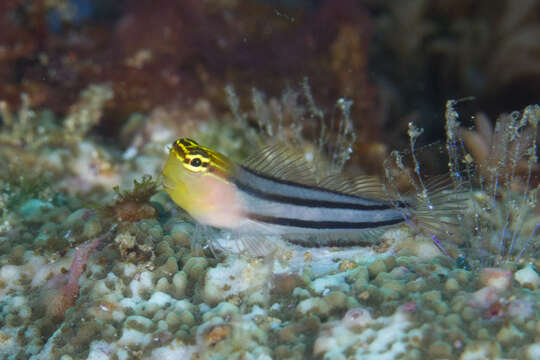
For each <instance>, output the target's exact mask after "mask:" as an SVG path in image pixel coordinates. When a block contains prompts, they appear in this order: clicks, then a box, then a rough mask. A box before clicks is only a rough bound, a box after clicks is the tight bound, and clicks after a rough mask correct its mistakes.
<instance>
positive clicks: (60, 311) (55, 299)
mask: <svg viewBox="0 0 540 360" xmlns="http://www.w3.org/2000/svg"><path fill="white" fill-rule="evenodd" d="M104 236H105V235H103V236H100V237H97V238H95V239H94V240H91V241H89V242H87V243H86V244H83V245H81V246H79V247H78V248H77V250H76V251H75V256H74V257H73V262H72V263H71V267H70V268H69V272H68V273H67V277H66V278H65V279H60V278H59V277H58V276H55V277H53V278H52V279H51V280H49V283H48V284H47V287H48V289H47V290H46V291H47V292H48V293H49V294H48V296H45V299H46V301H47V303H46V307H47V313H49V314H50V315H51V316H53V317H56V318H62V317H64V314H65V312H66V310H67V309H68V308H70V307H71V306H72V305H73V304H74V303H75V300H76V299H77V296H78V295H79V278H80V277H81V275H82V274H83V272H84V269H85V268H86V264H87V263H88V258H89V257H90V254H92V252H94V250H95V249H96V248H97V247H98V246H99V245H100V243H101V241H102V240H103V239H104ZM62 280H64V281H62Z"/></svg>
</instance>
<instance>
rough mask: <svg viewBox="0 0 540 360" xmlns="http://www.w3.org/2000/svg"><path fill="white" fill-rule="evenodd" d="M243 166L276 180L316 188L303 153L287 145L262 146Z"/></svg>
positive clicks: (314, 177)
mask: <svg viewBox="0 0 540 360" xmlns="http://www.w3.org/2000/svg"><path fill="white" fill-rule="evenodd" d="M243 165H244V166H245V167H247V168H249V169H250V170H254V171H256V172H258V173H260V174H262V175H266V176H269V177H273V178H276V179H281V180H286V181H290V182H294V183H298V184H303V185H308V186H318V184H317V178H316V175H315V172H314V170H313V168H314V167H313V166H312V165H310V164H309V163H308V161H307V160H306V159H305V158H304V153H303V152H302V151H299V150H296V149H295V148H294V147H293V146H290V145H287V144H282V143H278V144H272V145H269V146H264V147H262V148H261V149H260V150H259V151H257V152H256V153H255V154H253V155H251V156H250V157H249V158H248V159H247V160H246V161H245V162H244V164H243Z"/></svg>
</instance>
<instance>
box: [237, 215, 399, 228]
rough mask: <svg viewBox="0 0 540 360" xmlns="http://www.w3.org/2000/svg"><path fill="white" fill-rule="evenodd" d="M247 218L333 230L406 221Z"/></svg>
mask: <svg viewBox="0 0 540 360" xmlns="http://www.w3.org/2000/svg"><path fill="white" fill-rule="evenodd" d="M246 217H247V218H248V219H250V220H253V221H258V222H262V223H266V224H273V225H281V226H289V227H296V228H304V229H320V230H324V229H327V230H329V229H331V230H367V229H375V228H380V227H383V226H390V225H396V224H399V223H402V222H403V221H405V220H404V219H403V218H396V219H391V220H384V221H369V222H366V221H362V222H349V221H324V220H316V221H314V220H300V219H292V218H286V217H277V216H266V215H260V214H254V213H247V214H246Z"/></svg>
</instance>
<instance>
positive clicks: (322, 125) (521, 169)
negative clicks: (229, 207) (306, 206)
mask: <svg viewBox="0 0 540 360" xmlns="http://www.w3.org/2000/svg"><path fill="white" fill-rule="evenodd" d="M536 10H538V2H535V1H532V0H531V1H529V0H527V1H524V2H523V4H522V5H521V6H519V7H518V6H514V5H512V2H510V1H507V0H496V1H493V2H489V3H488V2H471V1H465V0H460V1H457V2H449V1H447V0H436V1H425V0H414V1H409V2H407V3H406V4H405V3H402V2H393V1H351V0H339V1H316V2H309V1H255V2H241V1H235V0H209V1H202V2H201V1H195V0H187V1H182V2H178V1H171V0H158V1H149V0H143V1H137V2H126V1H119V2H110V1H74V0H37V1H24V0H10V1H2V2H0V162H1V163H2V166H0V358H2V359H26V358H28V359H34V360H39V359H62V360H69V359H160V360H163V359H178V358H182V359H260V360H267V359H268V360H269V359H306V358H308V359H309V358H316V359H348V358H354V359H360V358H361V359H364V358H366V359H370V358H373V359H375V358H376V359H394V358H397V359H399V358H402V359H439V358H444V359H461V360H466V359H479V358H516V359H518V358H519V359H521V358H523V359H538V358H539V354H540V342H539V339H540V319H539V317H538V314H539V313H540V270H539V269H540V260H539V250H540V243H539V241H540V240H539V239H540V234H538V227H539V225H538V224H540V218H539V215H538V208H539V207H538V186H540V180H539V178H538V175H539V171H540V168H539V165H538V155H537V154H538V149H537V143H538V139H537V136H538V119H540V108H539V106H538V105H530V106H526V105H527V104H528V103H530V102H532V101H536V100H537V98H538V94H539V93H540V92H539V90H538V88H537V83H538V81H535V80H537V79H538V76H539V68H538V64H539V62H538V61H537V57H538V41H535V40H536V38H538V36H537V34H538V25H537V24H538V21H539V19H538V11H536ZM141 25H144V26H141ZM501 69H504V70H501ZM306 77H307V78H306ZM454 94H472V95H476V96H477V98H478V101H476V102H471V101H469V100H468V99H462V100H455V101H454V100H452V101H449V102H448V103H447V108H446V114H443V111H441V108H442V106H441V104H443V101H444V100H446V99H447V98H450V97H452V96H454ZM531 97H532V98H531ZM470 105H472V107H475V108H478V109H480V110H479V111H478V112H477V111H476V110H477V109H474V110H473V111H472V112H471V111H469V110H468V108H467V106H470ZM434 109H437V110H434ZM514 109H522V110H520V111H517V112H516V111H514V112H511V111H512V110H514ZM443 110H444V109H443ZM469 113H472V114H474V115H473V116H472V118H471V119H469V116H468V114H469ZM499 113H502V114H501V115H499V116H495V115H498V114H499ZM443 115H446V128H445V130H446V141H443V142H442V143H440V144H436V145H432V146H429V147H424V148H423V147H422V146H421V141H422V138H424V137H425V138H427V140H428V141H429V140H431V139H432V138H433V137H434V136H436V135H437V132H439V133H441V134H442V132H443V130H442V129H443V127H444V121H442V119H443V117H444V116H443ZM435 117H436V118H437V119H440V120H441V121H431V119H434V118H435ZM426 119H429V121H426ZM471 120H472V121H471ZM473 123H474V127H471V125H473ZM437 129H439V130H437ZM407 135H409V137H407ZM180 136H182V137H183V136H189V137H193V138H195V139H197V140H198V141H200V142H201V143H205V144H209V145H211V146H212V147H213V148H215V149H217V150H219V151H221V152H223V153H226V154H227V155H229V156H230V157H231V158H232V159H234V160H238V161H241V160H242V159H244V158H246V157H247V156H249V155H250V154H251V153H252V152H253V149H254V148H255V147H257V146H259V145H261V143H265V142H271V141H275V140H279V141H282V142H287V143H291V144H294V145H295V146H299V147H300V148H301V149H302V150H303V151H304V154H303V156H304V157H305V158H306V160H307V161H311V162H312V163H313V164H314V165H315V167H316V168H317V171H322V170H321V169H327V170H326V171H328V172H330V173H331V174H337V173H345V174H346V175H349V174H352V175H357V174H369V175H379V176H383V175H384V174H389V176H388V178H387V181H386V186H387V188H386V190H387V192H389V193H392V194H396V196H398V197H399V196H402V197H403V198H406V197H407V196H410V195H411V194H414V198H415V199H416V200H417V202H418V204H420V205H422V206H424V207H425V210H424V211H426V212H432V213H436V214H437V215H438V216H439V215H440V217H437V218H436V219H437V220H438V221H439V222H440V223H444V224H445V227H444V230H445V231H444V233H438V232H437V233H436V235H437V236H435V235H434V236H431V235H433V234H434V233H427V232H423V231H418V230H419V229H418V227H416V229H415V228H414V227H415V225H416V224H415V223H412V224H411V225H412V226H406V225H403V226H398V227H395V228H390V229H388V231H386V232H385V233H384V234H383V235H382V236H381V237H380V238H379V241H378V242H375V243H373V244H370V245H366V246H362V247H352V248H334V247H321V248H306V247H302V246H297V245H287V246H286V247H284V250H283V251H280V252H276V253H273V254H271V255H267V256H265V257H256V256H253V255H250V254H247V253H245V252H244V251H243V250H245V244H244V243H243V242H242V241H241V240H242V239H238V237H235V234H230V233H227V232H225V231H220V230H217V229H209V228H205V227H202V226H200V225H198V224H195V223H194V222H193V220H192V219H191V218H190V217H189V216H188V215H187V214H186V213H185V212H184V211H183V210H182V209H180V208H179V207H177V206H176V205H175V204H174V203H173V202H172V201H171V200H170V199H169V198H168V196H167V195H166V193H165V192H164V191H163V190H162V188H161V183H160V177H159V175H158V174H159V173H160V172H161V169H162V167H163V162H164V161H165V158H166V154H167V150H168V149H167V147H168V146H170V144H171V142H172V141H174V140H175V139H176V138H177V137H180ZM407 145H408V146H409V151H406V152H404V153H397V152H396V153H393V156H391V157H390V158H389V161H387V162H386V168H385V165H384V164H385V162H384V159H385V158H387V157H388V155H389V153H390V150H393V149H401V148H402V147H404V146H407ZM447 167H449V169H447ZM441 170H449V173H450V178H451V179H450V180H451V181H449V182H448V183H446V182H444V181H440V180H439V179H440V178H437V177H433V178H432V177H431V176H433V175H434V174H436V173H438V172H440V171H441ZM145 174H148V175H145ZM324 175H329V174H324ZM437 186H438V189H439V190H440V191H439V192H438V194H442V195H439V196H440V198H441V197H442V198H444V199H446V200H447V201H446V202H447V204H443V203H442V202H441V201H440V198H439V199H434V200H439V201H438V202H434V203H435V205H437V206H433V207H432V208H430V205H433V202H431V200H433V198H431V196H432V192H431V188H432V187H435V188H437ZM196 190H197V189H195V191H196ZM456 190H458V191H456ZM446 195H448V197H444V196H446ZM462 195H465V196H466V197H467V201H466V202H463V201H462V199H461V196H462ZM453 204H458V206H454V205H453ZM437 211H438V212H437ZM455 213H458V215H459V220H460V221H459V222H458V223H457V224H456V223H453V222H451V221H450V217H451V216H450V215H455ZM427 225H428V227H429V225H433V228H437V229H438V227H437V225H440V224H427ZM420 230H421V229H420ZM439 235H442V236H441V237H440V238H439V237H438V236H439ZM265 240H266V241H273V240H279V241H281V239H265ZM434 240H435V241H434ZM243 246H244V247H243ZM441 249H443V250H444V252H441Z"/></svg>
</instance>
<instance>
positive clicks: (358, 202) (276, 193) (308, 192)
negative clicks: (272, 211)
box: [232, 166, 410, 211]
mask: <svg viewBox="0 0 540 360" xmlns="http://www.w3.org/2000/svg"><path fill="white" fill-rule="evenodd" d="M240 168H241V170H243V171H244V173H243V174H241V175H248V176H244V178H245V179H246V180H247V181H244V179H242V180H240V179H239V178H238V177H235V178H234V179H232V181H233V182H234V184H235V185H236V186H237V187H238V188H239V189H240V190H242V191H244V192H246V193H248V194H250V195H252V196H254V197H257V198H260V199H265V200H271V201H276V202H280V203H284V204H292V205H302V206H307V207H321V208H330V209H350V210H368V211H370V210H388V209H391V208H396V207H398V208H408V207H410V205H409V204H407V203H406V202H402V201H395V202H392V203H390V202H382V201H377V200H373V199H366V198H361V197H359V196H354V195H349V194H343V193H340V192H337V191H333V190H329V189H324V188H317V187H315V186H309V185H304V184H298V183H294V182H291V181H288V180H282V179H278V178H273V177H270V176H267V175H265V174H260V173H258V172H255V171H252V170H250V169H248V168H246V167H244V166H241V167H240ZM250 180H251V184H250V183H249V182H250ZM302 193H304V194H302ZM332 198H335V199H332Z"/></svg>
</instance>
